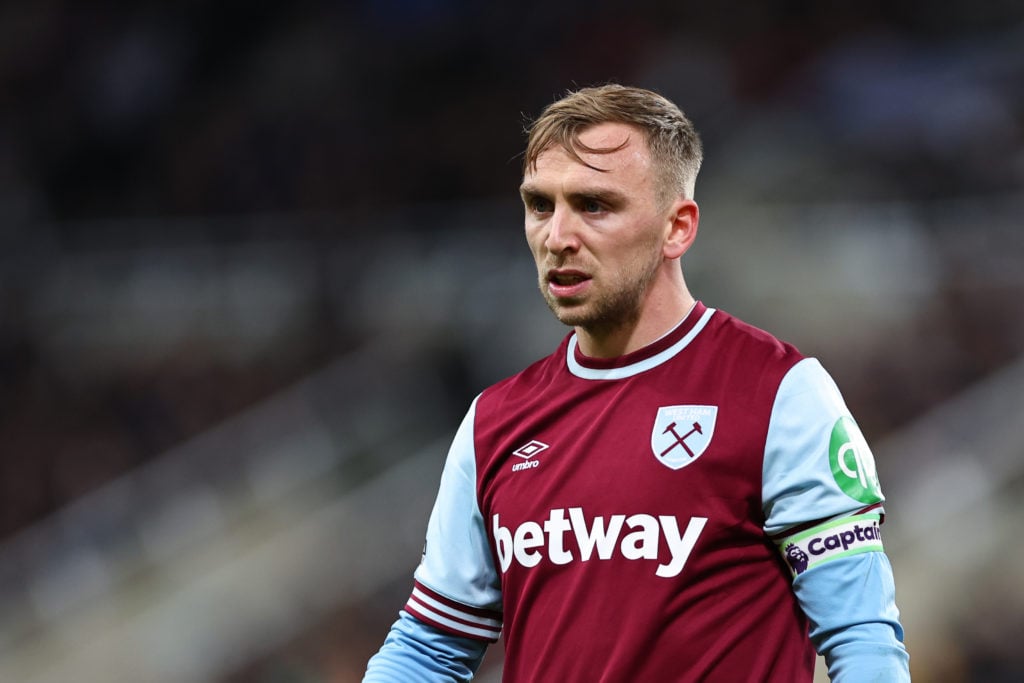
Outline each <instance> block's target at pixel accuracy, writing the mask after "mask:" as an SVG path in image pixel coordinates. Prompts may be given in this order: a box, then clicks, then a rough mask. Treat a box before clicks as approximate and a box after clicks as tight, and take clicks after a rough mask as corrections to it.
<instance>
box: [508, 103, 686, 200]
mask: <svg viewBox="0 0 1024 683" xmlns="http://www.w3.org/2000/svg"><path fill="white" fill-rule="evenodd" d="M600 123H624V124H627V125H630V126H634V127H636V128H637V129H639V130H640V131H642V132H643V134H644V138H645V140H646V142H647V148H648V150H649V151H650V153H651V159H652V161H653V162H654V164H655V168H656V169H657V171H658V175H659V176H660V187H659V188H657V190H658V191H659V194H661V195H662V196H663V197H665V198H671V197H673V196H677V195H682V196H683V197H686V198H687V199H693V191H694V186H695V184H696V181H697V173H698V172H699V171H700V164H701V161H702V160H703V157H704V152H703V147H702V145H701V141H700V136H699V135H698V134H697V130H696V129H695V128H694V127H693V123H691V121H690V120H689V119H688V118H686V115H685V114H683V112H682V111H681V110H680V109H679V107H677V106H676V105H675V104H673V103H672V102H671V101H670V100H668V99H666V98H665V97H663V96H661V95H659V94H658V93H656V92H653V91H651V90H644V89H643V88H632V87H627V86H623V85H618V84H614V83H613V84H609V85H603V86H598V87H593V88H582V89H580V90H576V91H569V92H568V93H566V95H565V96H564V97H563V98H561V99H560V100H557V101H555V102H553V103H551V104H549V105H548V106H547V107H546V108H545V109H544V111H543V112H541V115H540V116H539V117H537V119H535V120H534V121H533V122H532V123H530V124H529V125H528V126H527V129H526V133H527V143H526V153H525V155H524V157H523V173H524V174H525V173H526V172H527V171H533V170H536V166H537V158H538V157H539V156H540V155H541V153H542V152H544V150H546V149H547V148H548V147H550V146H551V145H555V144H557V145H560V146H561V147H563V148H564V149H565V151H566V152H567V153H568V154H569V155H570V156H571V157H573V158H574V159H575V160H576V161H578V162H580V163H581V164H585V165H587V166H591V168H596V167H594V166H592V165H591V164H587V163H586V162H585V161H583V159H582V158H581V157H580V151H583V152H586V153H589V154H609V153H612V152H615V151H617V150H619V149H621V148H622V147H621V146H620V147H615V148H597V149H595V148H591V147H587V146H586V145H584V144H583V143H581V142H580V139H579V136H580V133H582V132H583V131H584V130H585V129H587V128H589V127H591V126H595V125H597V124H600ZM623 145H625V143H623ZM598 170H601V169H598Z"/></svg>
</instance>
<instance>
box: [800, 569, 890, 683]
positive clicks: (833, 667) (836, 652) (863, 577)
mask: <svg viewBox="0 0 1024 683" xmlns="http://www.w3.org/2000/svg"><path fill="white" fill-rule="evenodd" d="M793 591H794V593H796V597H797V600H798V601H799V602H800V605H801V607H802V608H803V610H804V613H805V614H807V618H808V619H809V620H810V622H811V641H812V642H813V643H814V647H815V649H817V651H818V653H819V654H821V655H822V656H823V657H824V658H825V663H826V664H827V665H828V675H829V678H830V679H831V680H832V682H833V683H874V682H876V681H877V682H879V683H904V682H908V681H910V668H909V667H910V664H909V662H910V656H909V655H908V654H907V650H906V648H905V647H904V645H903V627H902V626H901V625H900V620H899V616H900V615H899V610H898V609H897V608H896V597H895V592H896V590H895V585H894V582H893V575H892V568H891V567H890V566H889V560H888V558H887V557H886V556H885V554H884V553H881V552H870V553H862V554H858V555H850V556H846V557H839V558H836V559H834V560H830V561H828V562H825V563H823V564H821V565H820V566H817V567H813V568H811V569H809V570H808V571H806V572H804V573H802V574H800V575H799V576H797V577H796V580H795V581H794V582H793Z"/></svg>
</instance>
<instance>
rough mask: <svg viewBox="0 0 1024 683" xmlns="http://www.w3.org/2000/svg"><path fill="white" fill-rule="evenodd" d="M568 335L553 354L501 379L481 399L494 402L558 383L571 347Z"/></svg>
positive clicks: (486, 390) (488, 388)
mask: <svg viewBox="0 0 1024 683" xmlns="http://www.w3.org/2000/svg"><path fill="white" fill-rule="evenodd" d="M571 336H572V335H566V336H565V338H563V339H562V342H561V343H560V344H559V345H558V348H557V349H555V351H554V352H552V353H551V354H549V355H547V356H545V357H543V358H541V359H539V360H536V361H534V362H533V363H530V364H529V365H527V366H526V367H525V368H523V369H522V370H520V371H519V372H517V373H515V374H514V375H510V376H508V377H505V378H504V379H501V380H499V381H497V382H495V383H494V384H492V385H491V386H489V387H487V388H486V389H484V391H483V393H482V394H481V399H488V400H493V399H495V398H498V397H507V396H509V395H515V394H516V393H519V392H524V391H525V392H530V393H532V392H534V391H536V388H537V387H538V386H542V385H545V384H550V383H551V382H553V381H556V379H557V377H558V376H559V375H560V374H563V373H560V371H561V370H563V369H564V368H565V354H566V350H567V349H568V346H569V338H570V337H571Z"/></svg>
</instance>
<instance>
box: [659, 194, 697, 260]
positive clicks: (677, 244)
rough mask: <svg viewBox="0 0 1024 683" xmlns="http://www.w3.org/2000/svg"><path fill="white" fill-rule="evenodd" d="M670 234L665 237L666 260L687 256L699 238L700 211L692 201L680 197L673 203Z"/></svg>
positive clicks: (670, 215) (670, 214)
mask: <svg viewBox="0 0 1024 683" xmlns="http://www.w3.org/2000/svg"><path fill="white" fill-rule="evenodd" d="M668 218H669V221H670V223H669V227H668V234H667V235H666V236H665V246H664V253H665V258H668V259H677V258H679V257H680V256H682V255H683V254H685V253H686V252H687V251H688V250H689V249H690V245H692V244H693V241H694V240H695V239H696V238H697V224H698V223H700V209H699V208H697V202H695V201H693V200H692V199H683V198H682V197H680V198H679V199H677V200H676V201H675V202H673V203H672V206H671V212H670V213H669V216H668Z"/></svg>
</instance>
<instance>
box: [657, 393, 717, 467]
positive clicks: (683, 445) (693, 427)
mask: <svg viewBox="0 0 1024 683" xmlns="http://www.w3.org/2000/svg"><path fill="white" fill-rule="evenodd" d="M717 418H718V406H698V405H685V406H662V407H660V408H658V414H657V415H656V416H655V417H654V428H653V429H651V450H652V451H653V452H654V457H655V458H657V460H658V462H660V463H661V464H662V465H664V466H665V467H668V468H670V469H673V470H678V469H682V468H683V467H686V466H687V465H689V464H691V463H692V462H694V461H695V460H696V459H697V458H699V457H700V456H701V455H702V454H703V453H704V451H705V450H707V447H708V444H710V443H711V437H712V436H713V435H714V433H715V421H716V420H717Z"/></svg>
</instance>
